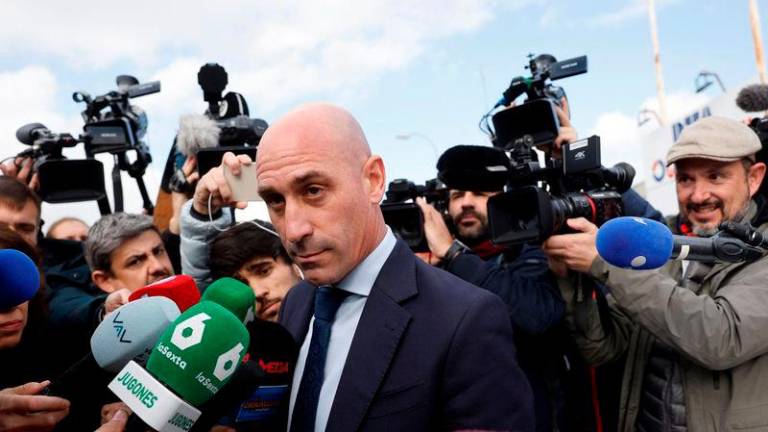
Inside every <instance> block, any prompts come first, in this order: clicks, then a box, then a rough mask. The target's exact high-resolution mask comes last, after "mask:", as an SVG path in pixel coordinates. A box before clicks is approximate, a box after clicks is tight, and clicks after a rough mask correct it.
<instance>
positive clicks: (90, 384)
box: [46, 297, 180, 399]
mask: <svg viewBox="0 0 768 432" xmlns="http://www.w3.org/2000/svg"><path fill="white" fill-rule="evenodd" d="M179 314H180V312H179V308H178V307H177V306H176V304H175V303H174V302H173V301H171V300H169V299H167V298H165V297H151V298H144V299H139V300H136V301H134V302H131V303H127V304H125V305H123V306H121V307H119V308H117V309H116V310H114V311H112V312H110V313H108V314H107V315H106V316H105V317H104V319H103V320H102V321H101V324H99V326H98V327H97V328H96V330H95V331H94V332H93V335H92V336H91V352H90V353H89V354H88V355H86V356H85V357H83V358H82V359H81V360H79V361H78V362H77V363H75V364H74V365H72V366H71V367H70V368H69V369H67V371H65V372H64V373H63V374H62V375H61V376H59V377H58V378H56V379H54V380H53V381H52V382H51V384H50V385H49V386H48V387H47V389H46V390H47V392H48V394H50V395H54V396H61V397H63V398H65V399H76V398H77V397H78V396H81V395H83V394H84V393H89V391H88V389H91V388H98V389H101V388H103V387H104V386H106V385H107V384H108V383H109V381H110V380H111V379H112V378H114V375H115V374H116V373H117V372H119V371H120V369H122V368H123V367H124V366H125V365H126V363H128V362H129V361H131V359H134V358H136V357H139V361H140V362H145V361H146V359H147V356H148V355H149V353H150V352H151V350H152V348H153V347H154V346H155V343H156V342H157V340H158V338H159V337H160V335H161V334H163V332H164V331H165V329H166V328H168V325H169V324H170V323H172V322H173V321H174V320H175V319H176V318H177V317H178V316H179ZM84 386H85V388H84Z"/></svg>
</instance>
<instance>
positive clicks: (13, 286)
mask: <svg viewBox="0 0 768 432" xmlns="http://www.w3.org/2000/svg"><path fill="white" fill-rule="evenodd" d="M38 289H40V272H39V271H38V270H37V266H36V265H35V262H34V261H32V259H31V258H30V257H28V256H27V255H25V254H24V253H23V252H19V251H17V250H16V249H0V311H3V310H7V309H10V308H12V307H16V306H18V305H20V304H22V303H24V302H25V301H28V300H30V299H31V298H32V297H34V296H35V293H37V290H38Z"/></svg>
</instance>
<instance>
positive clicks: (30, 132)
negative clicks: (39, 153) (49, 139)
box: [16, 123, 51, 145]
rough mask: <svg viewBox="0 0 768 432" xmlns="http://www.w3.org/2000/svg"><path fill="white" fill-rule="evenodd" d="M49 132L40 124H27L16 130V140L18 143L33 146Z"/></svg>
mask: <svg viewBox="0 0 768 432" xmlns="http://www.w3.org/2000/svg"><path fill="white" fill-rule="evenodd" d="M50 132H51V131H50V130H49V129H48V128H47V127H45V125H43V124H42V123H29V124H25V125H24V126H22V127H20V128H18V129H16V139H17V140H19V142H20V143H23V144H27V145H33V144H34V143H35V140H36V139H38V138H40V137H41V136H44V135H46V134H50Z"/></svg>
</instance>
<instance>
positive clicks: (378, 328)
mask: <svg viewBox="0 0 768 432" xmlns="http://www.w3.org/2000/svg"><path fill="white" fill-rule="evenodd" d="M314 295H315V289H314V287H313V286H312V285H311V284H309V283H306V282H302V283H300V284H298V285H297V286H295V287H294V288H292V289H291V290H290V292H289V293H288V296H287V297H286V299H285V301H284V303H283V308H282V311H281V313H280V321H281V323H282V324H283V325H284V326H285V327H286V328H287V329H288V330H289V331H290V332H291V334H292V335H293V336H294V338H295V339H296V341H297V342H298V343H299V344H301V343H302V342H303V340H304V337H305V335H306V334H307V331H308V329H309V322H310V319H311V317H312V314H313V307H314ZM533 422H534V420H533V408H532V397H531V390H530V387H529V385H528V382H527V380H526V378H525V376H524V375H523V373H522V372H521V371H520V368H519V367H518V365H517V361H516V359H515V348H514V343H513V342H512V327H511V324H510V321H509V316H508V315H507V308H506V306H505V305H504V303H503V302H502V301H501V300H500V299H499V298H498V297H496V296H494V295H493V294H490V293H488V292H487V291H485V290H482V289H480V288H478V287H476V286H474V285H470V284H468V283H466V282H464V281H462V280H461V279H459V278H457V277H455V276H453V275H451V274H449V273H447V272H444V271H442V270H439V269H436V268H434V267H432V266H430V265H427V264H425V263H423V262H421V260H419V259H418V258H416V256H415V255H414V254H413V253H412V252H411V251H410V250H409V249H408V247H407V246H406V245H405V244H404V243H402V242H401V241H398V243H397V245H396V246H395V248H394V250H393V251H392V253H391V254H390V256H389V258H388V259H387V261H386V263H385V264H384V266H383V268H382V269H381V272H380V273H379V276H378V278H377V279H376V282H375V283H374V285H373V288H372V289H371V293H370V296H369V297H368V300H367V301H366V304H365V308H364V310H363V314H362V317H361V318H360V322H359V323H358V326H357V330H356V331H355V335H354V337H353V340H352V346H351V348H350V350H349V354H348V356H347V360H346V364H345V365H344V370H343V372H342V375H341V381H340V382H339V387H338V390H337V392H336V397H335V400H334V401H333V404H332V407H331V412H330V418H329V420H328V426H327V430H328V431H343V432H349V431H355V430H365V431H378V430H393V431H426V430H456V429H482V430H505V431H506V430H511V431H533V428H534V425H533Z"/></svg>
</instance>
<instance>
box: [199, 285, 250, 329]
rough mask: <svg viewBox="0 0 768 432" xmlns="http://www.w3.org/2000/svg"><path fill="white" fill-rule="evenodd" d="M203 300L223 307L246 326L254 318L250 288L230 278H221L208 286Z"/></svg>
mask: <svg viewBox="0 0 768 432" xmlns="http://www.w3.org/2000/svg"><path fill="white" fill-rule="evenodd" d="M202 298H203V300H208V301H212V302H214V303H216V304H218V305H221V306H224V307H225V308H226V309H227V310H228V311H230V312H232V313H233V314H235V316H236V317H238V318H240V320H241V321H243V323H245V324H247V323H248V322H250V321H253V320H254V319H255V318H256V313H255V312H254V310H253V308H254V304H255V302H256V295H255V294H254V293H253V289H251V287H250V286H248V285H246V284H244V283H242V282H240V281H239V280H237V279H234V278H231V277H223V278H221V279H218V280H216V281H214V282H213V283H211V284H210V285H208V288H206V289H205V292H204V293H203V297H202Z"/></svg>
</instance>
